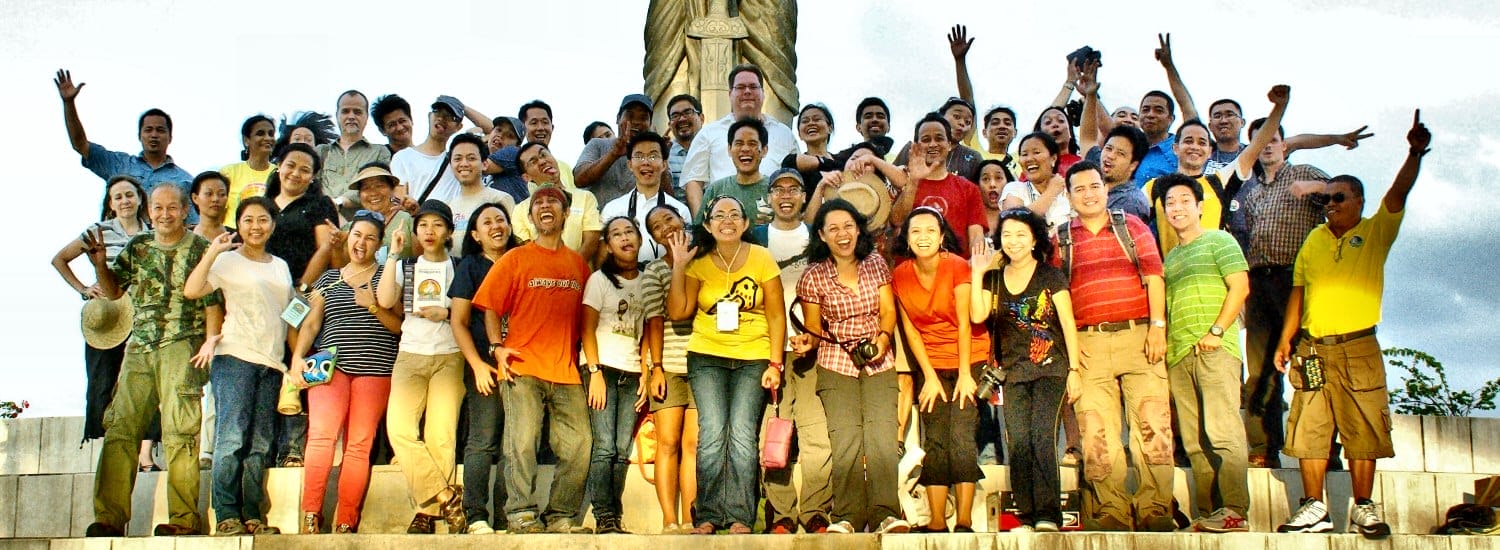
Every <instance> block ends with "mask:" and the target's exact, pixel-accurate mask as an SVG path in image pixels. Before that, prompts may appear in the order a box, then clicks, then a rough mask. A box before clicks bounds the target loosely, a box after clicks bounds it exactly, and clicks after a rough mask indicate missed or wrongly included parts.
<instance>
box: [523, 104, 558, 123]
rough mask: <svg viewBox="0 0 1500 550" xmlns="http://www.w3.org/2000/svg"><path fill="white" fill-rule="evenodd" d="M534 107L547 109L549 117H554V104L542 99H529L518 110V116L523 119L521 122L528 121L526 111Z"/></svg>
mask: <svg viewBox="0 0 1500 550" xmlns="http://www.w3.org/2000/svg"><path fill="white" fill-rule="evenodd" d="M532 109H541V110H543V111H546V112H547V118H549V119H550V118H552V106H551V105H548V104H547V102H545V101H542V100H540V99H533V100H531V101H527V102H526V103H525V104H523V105H521V108H520V109H517V110H516V118H517V119H519V120H520V121H521V124H525V123H526V111H530V110H532Z"/></svg>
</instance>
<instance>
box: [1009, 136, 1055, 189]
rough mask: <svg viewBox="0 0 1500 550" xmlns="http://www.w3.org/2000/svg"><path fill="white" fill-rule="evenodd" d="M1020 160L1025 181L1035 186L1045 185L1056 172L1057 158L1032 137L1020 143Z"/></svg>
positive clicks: (1040, 141)
mask: <svg viewBox="0 0 1500 550" xmlns="http://www.w3.org/2000/svg"><path fill="white" fill-rule="evenodd" d="M1018 153H1019V155H1018V156H1019V157H1020V158H1021V171H1023V172H1026V181H1029V182H1032V184H1034V185H1037V186H1042V185H1046V184H1047V180H1049V179H1052V175H1053V174H1055V173H1056V170H1057V157H1056V156H1053V155H1052V151H1050V150H1048V149H1047V146H1046V145H1044V144H1042V140H1041V139H1040V138H1036V137H1033V138H1031V139H1027V140H1023V141H1022V142H1021V149H1020V150H1019V151H1018Z"/></svg>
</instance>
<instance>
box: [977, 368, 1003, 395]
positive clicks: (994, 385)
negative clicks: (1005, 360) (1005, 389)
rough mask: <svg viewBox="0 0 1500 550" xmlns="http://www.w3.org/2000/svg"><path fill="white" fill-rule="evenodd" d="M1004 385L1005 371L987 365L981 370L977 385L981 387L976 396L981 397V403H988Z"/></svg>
mask: <svg viewBox="0 0 1500 550" xmlns="http://www.w3.org/2000/svg"><path fill="white" fill-rule="evenodd" d="M1003 384H1005V369H1002V368H1000V367H998V366H996V365H993V364H986V365H985V366H984V367H983V368H981V369H979V380H978V384H977V385H978V386H979V387H978V388H977V391H976V392H975V394H976V395H978V396H979V400H980V401H988V400H989V399H990V396H992V395H995V392H996V391H999V390H1000V386H1001V385H1003Z"/></svg>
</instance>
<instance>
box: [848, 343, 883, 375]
mask: <svg viewBox="0 0 1500 550" xmlns="http://www.w3.org/2000/svg"><path fill="white" fill-rule="evenodd" d="M844 351H846V352H849V360H851V361H854V366H855V367H857V368H861V369H862V368H865V367H866V366H868V365H869V364H870V363H874V362H875V361H878V360H879V359H880V346H877V345H875V340H872V339H869V338H860V339H859V340H858V341H855V342H854V343H852V344H846V345H845V346H844Z"/></svg>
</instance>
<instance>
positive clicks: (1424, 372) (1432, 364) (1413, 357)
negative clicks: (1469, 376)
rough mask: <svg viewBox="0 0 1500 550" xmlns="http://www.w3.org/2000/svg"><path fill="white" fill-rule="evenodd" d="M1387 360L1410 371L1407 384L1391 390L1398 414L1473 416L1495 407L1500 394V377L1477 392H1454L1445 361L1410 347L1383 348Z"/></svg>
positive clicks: (1392, 401) (1404, 379) (1392, 402)
mask: <svg viewBox="0 0 1500 550" xmlns="http://www.w3.org/2000/svg"><path fill="white" fill-rule="evenodd" d="M1382 353H1384V354H1385V360H1386V363H1388V364H1390V366H1392V367H1395V368H1398V369H1401V370H1403V371H1406V375H1405V376H1402V381H1404V382H1405V384H1404V386H1403V387H1402V388H1400V389H1395V390H1391V404H1392V405H1395V406H1396V413H1397V414H1416V415H1426V416H1469V413H1471V412H1474V411H1491V410H1494V409H1495V398H1496V397H1497V396H1500V378H1496V379H1494V380H1490V381H1488V382H1485V383H1484V386H1482V387H1480V388H1479V391H1477V392H1471V391H1467V390H1465V391H1453V388H1452V386H1449V385H1448V373H1447V371H1445V370H1443V364H1442V363H1441V362H1439V361H1438V360H1437V359H1434V358H1433V357H1432V356H1431V355H1428V354H1426V353H1424V352H1421V351H1418V350H1414V349H1409V348H1389V349H1385V350H1382Z"/></svg>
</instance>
